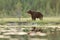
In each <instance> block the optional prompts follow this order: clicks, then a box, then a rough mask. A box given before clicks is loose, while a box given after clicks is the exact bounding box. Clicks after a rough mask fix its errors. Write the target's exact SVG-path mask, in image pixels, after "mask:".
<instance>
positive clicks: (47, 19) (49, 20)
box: [0, 17, 60, 24]
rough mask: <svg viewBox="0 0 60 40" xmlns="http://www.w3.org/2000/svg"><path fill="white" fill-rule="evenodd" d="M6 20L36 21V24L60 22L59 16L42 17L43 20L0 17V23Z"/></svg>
mask: <svg viewBox="0 0 60 40" xmlns="http://www.w3.org/2000/svg"><path fill="white" fill-rule="evenodd" d="M7 22H27V23H28V22H36V23H38V24H48V23H56V24H60V18H59V17H44V18H43V20H39V19H37V20H36V21H33V20H31V18H20V20H19V18H1V19H0V24H5V23H7Z"/></svg>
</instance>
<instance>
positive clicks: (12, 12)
mask: <svg viewBox="0 0 60 40" xmlns="http://www.w3.org/2000/svg"><path fill="white" fill-rule="evenodd" d="M28 10H35V11H39V12H41V13H42V14H43V15H44V17H59V16H60V0H0V18H4V17H8V18H15V17H16V18H17V17H22V18H23V17H30V16H29V15H28V14H27V11H28Z"/></svg>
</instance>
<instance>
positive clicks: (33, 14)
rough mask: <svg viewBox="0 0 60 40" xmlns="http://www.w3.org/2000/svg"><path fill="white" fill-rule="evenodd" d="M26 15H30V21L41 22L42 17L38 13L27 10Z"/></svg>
mask: <svg viewBox="0 0 60 40" xmlns="http://www.w3.org/2000/svg"><path fill="white" fill-rule="evenodd" d="M27 13H28V14H30V15H31V18H32V20H36V18H39V19H41V20H43V15H42V13H40V12H36V11H32V10H29V11H27Z"/></svg>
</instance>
